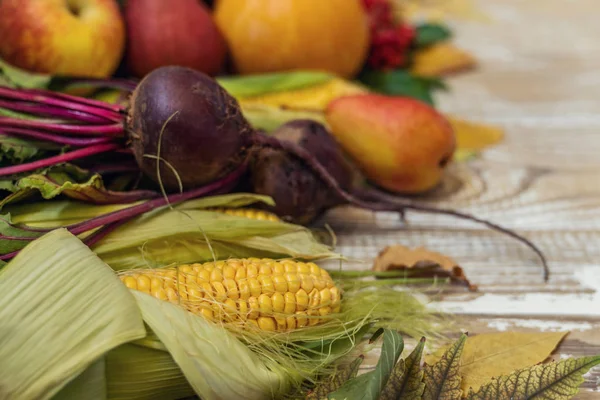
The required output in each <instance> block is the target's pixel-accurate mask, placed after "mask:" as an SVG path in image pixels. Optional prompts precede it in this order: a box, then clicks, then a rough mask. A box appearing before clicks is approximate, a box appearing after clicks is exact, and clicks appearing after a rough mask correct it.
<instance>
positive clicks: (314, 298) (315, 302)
mask: <svg viewBox="0 0 600 400" xmlns="http://www.w3.org/2000/svg"><path fill="white" fill-rule="evenodd" d="M320 301H321V295H320V293H319V291H318V290H317V289H316V288H315V289H313V290H312V291H311V292H310V293H309V294H308V306H309V307H310V308H311V309H315V308H317V307H319V303H320Z"/></svg>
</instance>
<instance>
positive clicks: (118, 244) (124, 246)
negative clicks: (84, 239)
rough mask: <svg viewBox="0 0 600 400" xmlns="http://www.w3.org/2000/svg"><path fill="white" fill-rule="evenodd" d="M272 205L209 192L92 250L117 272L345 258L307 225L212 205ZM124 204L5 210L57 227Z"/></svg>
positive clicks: (137, 222) (131, 225) (141, 220)
mask: <svg viewBox="0 0 600 400" xmlns="http://www.w3.org/2000/svg"><path fill="white" fill-rule="evenodd" d="M257 203H264V204H273V201H272V199H271V198H269V197H265V196H259V195H254V194H246V193H235V194H228V195H222V196H209V197H204V198H200V199H195V200H190V201H186V202H183V203H181V204H178V205H175V206H173V207H163V208H161V209H158V210H154V211H151V212H149V213H146V214H144V215H142V216H139V217H137V218H135V219H133V220H131V221H130V222H127V223H126V224H124V225H122V226H121V227H119V228H118V229H116V230H115V231H113V232H112V233H111V234H109V235H108V236H106V237H105V238H104V239H102V240H101V241H99V242H98V243H96V244H95V245H94V246H93V247H92V250H93V251H94V252H95V253H96V254H97V255H98V256H99V257H100V258H101V259H102V260H103V261H105V262H106V263H107V264H109V265H110V266H111V267H112V268H113V269H115V270H122V269H127V268H138V267H148V266H150V267H157V266H163V265H167V264H171V263H191V262H202V261H208V260H212V259H213V258H217V259H223V258H229V257H240V258H242V257H270V258H284V257H294V258H299V259H306V260H316V259H327V258H341V256H340V255H339V254H337V253H335V252H334V251H333V250H332V249H331V248H330V247H329V246H327V245H325V244H323V243H322V242H320V241H319V240H317V238H316V237H315V235H314V234H313V232H311V231H310V230H309V229H308V228H306V227H303V226H300V225H295V224H290V223H285V222H275V221H259V220H252V219H248V218H245V217H239V216H232V215H227V214H224V213H221V212H217V211H213V210H211V209H213V208H219V207H220V208H223V207H224V208H237V207H246V206H252V205H254V204H257ZM123 207H124V206H123V205H111V206H94V205H90V204H84V203H77V202H72V201H62V202H43V203H39V204H31V205H20V206H14V207H10V208H8V209H7V211H8V212H9V213H10V215H11V217H12V221H13V222H14V223H22V224H26V225H29V226H34V227H40V226H43V227H54V226H60V225H64V224H72V223H77V222H80V221H83V220H86V219H89V218H91V217H94V216H97V215H101V214H105V213H107V212H111V211H116V210H118V209H120V208H123Z"/></svg>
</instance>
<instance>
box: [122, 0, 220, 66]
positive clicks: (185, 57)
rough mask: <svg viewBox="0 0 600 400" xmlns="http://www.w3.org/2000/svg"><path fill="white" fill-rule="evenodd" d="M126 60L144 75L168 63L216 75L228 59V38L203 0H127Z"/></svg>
mask: <svg viewBox="0 0 600 400" xmlns="http://www.w3.org/2000/svg"><path fill="white" fill-rule="evenodd" d="M125 21H126V24H127V47H128V49H127V63H128V67H129V69H130V70H131V72H132V73H133V74H134V75H136V76H138V77H143V76H144V75H146V74H147V73H149V72H150V71H152V70H154V69H156V68H158V67H162V66H167V65H179V66H183V67H189V68H194V69H196V70H199V71H202V72H204V73H206V74H209V75H213V76H214V75H216V74H217V73H218V72H219V71H220V70H221V67H222V66H223V64H224V62H225V56H226V53H227V47H226V44H225V39H224V38H223V36H222V35H221V32H220V31H219V29H218V28H217V25H216V24H215V22H214V21H213V18H212V15H211V13H210V10H209V8H208V7H207V6H206V5H205V4H203V3H202V1H201V0H168V1H166V0H128V1H127V3H126V5H125Z"/></svg>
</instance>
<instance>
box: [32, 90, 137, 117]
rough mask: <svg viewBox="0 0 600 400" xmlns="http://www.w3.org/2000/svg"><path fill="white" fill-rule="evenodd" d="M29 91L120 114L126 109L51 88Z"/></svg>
mask: <svg viewBox="0 0 600 400" xmlns="http://www.w3.org/2000/svg"><path fill="white" fill-rule="evenodd" d="M29 92H31V93H34V94H36V95H38V96H39V95H42V96H44V97H53V98H55V99H61V100H65V101H68V102H73V103H78V104H85V105H88V106H92V107H96V108H101V109H104V110H110V111H113V112H115V113H119V114H120V113H123V111H124V110H125V107H123V106H121V105H119V104H111V103H107V102H105V101H101V100H94V99H89V98H87V97H79V96H72V95H70V94H66V93H60V92H53V91H50V90H42V89H31V90H29Z"/></svg>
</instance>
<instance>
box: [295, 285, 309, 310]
mask: <svg viewBox="0 0 600 400" xmlns="http://www.w3.org/2000/svg"><path fill="white" fill-rule="evenodd" d="M307 307H308V293H306V291H305V290H304V289H300V290H298V291H297V292H296V310H298V311H304V310H306V308H307Z"/></svg>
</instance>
